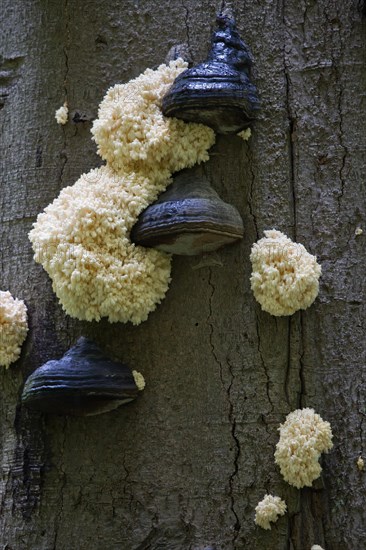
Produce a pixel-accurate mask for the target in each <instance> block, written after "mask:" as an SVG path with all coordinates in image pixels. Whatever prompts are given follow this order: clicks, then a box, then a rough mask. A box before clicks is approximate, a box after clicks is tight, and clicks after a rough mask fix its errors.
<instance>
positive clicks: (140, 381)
mask: <svg viewBox="0 0 366 550" xmlns="http://www.w3.org/2000/svg"><path fill="white" fill-rule="evenodd" d="M132 376H133V378H134V380H135V384H136V386H137V389H138V390H139V391H142V390H143V389H144V388H145V386H146V382H145V378H144V377H143V375H142V374H141V372H138V371H137V370H133V371H132Z"/></svg>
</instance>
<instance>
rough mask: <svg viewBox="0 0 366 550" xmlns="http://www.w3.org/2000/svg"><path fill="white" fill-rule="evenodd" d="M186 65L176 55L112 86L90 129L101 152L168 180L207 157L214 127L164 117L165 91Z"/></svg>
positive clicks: (113, 162)
mask: <svg viewBox="0 0 366 550" xmlns="http://www.w3.org/2000/svg"><path fill="white" fill-rule="evenodd" d="M187 66H188V65H187V63H186V62H184V61H183V60H182V59H177V60H176V61H171V62H170V64H169V65H161V66H160V67H159V68H158V69H157V70H156V71H153V70H151V69H147V70H146V71H145V72H144V73H143V74H141V75H140V76H138V77H137V78H135V79H134V80H131V81H130V82H128V83H127V84H117V85H116V86H113V87H112V88H110V89H109V90H108V92H107V94H106V96H105V98H104V99H103V101H102V103H101V104H100V106H99V111H98V119H97V120H96V121H95V122H94V124H93V128H92V133H93V135H94V141H95V142H96V143H97V144H98V153H99V154H100V156H101V157H102V158H103V159H104V160H106V161H107V162H108V164H109V165H110V166H111V167H113V169H114V170H123V171H135V172H139V173H140V174H141V173H142V174H145V175H147V176H148V177H149V178H152V179H153V180H154V181H165V180H166V179H167V178H168V177H169V176H170V175H171V174H172V173H173V172H177V171H178V170H181V169H183V168H189V167H191V166H193V165H194V164H196V163H197V162H201V161H205V160H208V153H207V150H208V149H209V148H210V147H211V145H213V143H214V140H215V134H214V131H213V130H212V129H210V128H208V127H207V126H203V125H202V124H192V123H188V124H187V123H185V122H183V121H182V120H178V119H176V118H166V117H164V116H163V114H162V111H161V103H162V99H163V97H164V95H165V94H166V92H167V91H168V89H169V88H170V86H171V85H172V83H173V81H174V80H175V78H176V77H177V76H178V75H179V74H180V73H181V72H182V71H184V70H185V69H186V68H187Z"/></svg>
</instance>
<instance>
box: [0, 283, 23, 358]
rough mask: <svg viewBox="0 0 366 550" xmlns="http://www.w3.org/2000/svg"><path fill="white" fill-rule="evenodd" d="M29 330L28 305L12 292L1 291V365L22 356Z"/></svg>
mask: <svg viewBox="0 0 366 550" xmlns="http://www.w3.org/2000/svg"><path fill="white" fill-rule="evenodd" d="M27 332H28V323H27V307H26V305H25V303H24V302H23V300H18V299H16V298H13V297H12V295H11V294H10V292H8V291H7V292H4V291H0V365H1V366H2V367H9V365H10V364H11V363H13V362H14V361H16V360H17V359H18V358H19V356H20V350H21V345H22V344H23V342H24V340H25V337H26V336H27Z"/></svg>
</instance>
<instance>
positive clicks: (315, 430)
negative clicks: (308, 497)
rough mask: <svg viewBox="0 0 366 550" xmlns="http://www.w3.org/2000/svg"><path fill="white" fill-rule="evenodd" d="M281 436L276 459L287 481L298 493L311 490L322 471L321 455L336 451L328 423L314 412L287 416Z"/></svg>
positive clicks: (301, 412)
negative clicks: (331, 450) (332, 450)
mask: <svg viewBox="0 0 366 550" xmlns="http://www.w3.org/2000/svg"><path fill="white" fill-rule="evenodd" d="M279 432H280V439H279V442H278V443H277V445H276V451H275V455H274V456H275V462H276V464H278V466H279V467H280V470H281V474H282V475H283V477H284V479H285V481H287V483H289V484H290V485H293V486H294V487H297V488H298V489H300V488H301V487H305V486H306V487H311V484H312V482H313V481H314V479H317V478H318V477H319V476H320V473H321V471H322V468H321V466H320V464H319V458H320V455H321V453H326V452H328V451H329V450H330V449H331V448H332V447H333V443H332V437H333V434H332V430H331V427H330V424H329V422H326V421H324V420H323V419H322V418H321V416H320V415H319V414H317V413H316V412H315V411H314V410H313V409H309V408H306V409H298V410H296V411H293V412H292V413H290V414H288V415H287V417H286V421H285V422H284V424H281V425H280V427H279Z"/></svg>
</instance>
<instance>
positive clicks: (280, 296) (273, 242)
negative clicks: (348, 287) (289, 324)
mask: <svg viewBox="0 0 366 550" xmlns="http://www.w3.org/2000/svg"><path fill="white" fill-rule="evenodd" d="M264 234H265V237H264V238H263V239H260V240H259V241H258V242H257V243H255V244H254V245H253V247H252V252H251V255H250V260H251V262H252V275H251V278H250V282H251V288H252V290H253V293H254V296H255V298H256V300H257V301H258V302H259V303H260V305H261V306H262V309H263V310H264V311H267V312H268V313H270V314H271V315H276V316H281V315H292V314H293V313H295V311H298V310H299V309H306V308H308V307H309V306H310V305H311V304H312V303H313V302H314V300H315V298H316V297H317V295H318V292H319V277H320V275H321V267H320V265H319V264H318V263H317V261H316V257H315V256H312V255H311V254H309V252H307V250H306V249H305V247H304V246H303V245H302V244H298V243H294V242H293V241H291V239H289V238H288V237H286V235H285V234H284V233H281V232H280V231H276V230H274V229H272V230H270V231H265V232H264Z"/></svg>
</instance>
